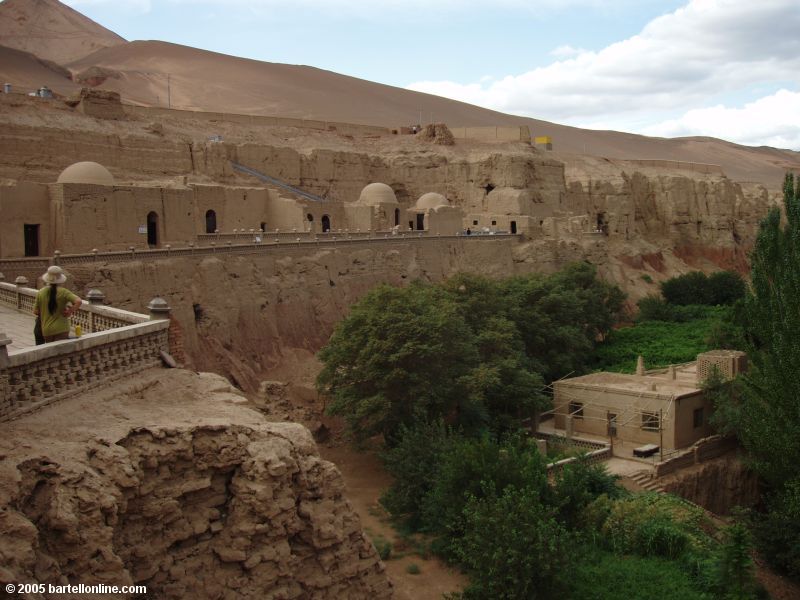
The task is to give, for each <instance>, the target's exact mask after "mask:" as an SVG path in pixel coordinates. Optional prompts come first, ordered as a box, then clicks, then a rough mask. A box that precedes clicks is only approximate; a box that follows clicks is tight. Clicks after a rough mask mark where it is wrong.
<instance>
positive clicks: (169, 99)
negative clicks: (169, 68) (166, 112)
mask: <svg viewBox="0 0 800 600" xmlns="http://www.w3.org/2000/svg"><path fill="white" fill-rule="evenodd" d="M170 77H171V75H170V74H169V73H167V108H172V89H171V86H170Z"/></svg>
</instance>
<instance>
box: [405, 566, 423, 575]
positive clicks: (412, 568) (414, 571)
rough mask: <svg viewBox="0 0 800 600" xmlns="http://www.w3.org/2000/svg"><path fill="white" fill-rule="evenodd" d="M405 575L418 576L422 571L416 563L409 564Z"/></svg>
mask: <svg viewBox="0 0 800 600" xmlns="http://www.w3.org/2000/svg"><path fill="white" fill-rule="evenodd" d="M406 573H408V574H409V575H419V574H420V573H422V571H421V570H420V568H419V565H418V564H417V563H411V564H409V565H408V566H407V567H406Z"/></svg>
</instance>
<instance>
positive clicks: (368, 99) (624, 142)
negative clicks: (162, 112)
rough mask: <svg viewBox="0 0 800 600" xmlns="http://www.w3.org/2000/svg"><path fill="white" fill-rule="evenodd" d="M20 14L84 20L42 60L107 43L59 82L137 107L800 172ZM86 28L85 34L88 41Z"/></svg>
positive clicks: (761, 157)
mask: <svg viewBox="0 0 800 600" xmlns="http://www.w3.org/2000/svg"><path fill="white" fill-rule="evenodd" d="M26 7H27V8H26ZM24 8H26V10H23V9H24ZM15 11H16V13H18V14H19V18H22V17H24V18H25V19H26V22H32V21H33V20H34V17H36V22H37V23H61V24H62V25H63V24H64V23H68V22H71V21H69V20H68V17H70V16H73V15H74V16H75V17H74V18H75V19H77V21H75V22H76V23H77V24H76V25H75V26H74V28H73V29H72V30H69V31H71V32H72V33H70V34H69V35H67V34H65V33H63V32H64V31H67V29H68V28H67V27H66V25H64V27H62V28H61V29H58V28H56V27H55V26H52V27H51V26H48V27H45V28H39V29H36V30H35V31H36V32H38V33H37V35H39V36H40V37H39V38H38V40H37V41H36V48H35V49H34V52H35V53H36V54H37V56H39V57H40V58H48V55H46V54H44V53H43V52H42V50H43V49H47V48H49V49H52V53H51V54H50V55H49V56H53V55H56V54H58V55H59V56H64V55H65V53H64V52H61V51H60V50H59V49H61V48H64V49H67V50H69V49H74V46H75V42H76V40H83V41H84V42H86V43H87V44H90V45H91V44H94V45H95V46H97V47H99V49H97V50H96V51H94V52H92V53H91V54H87V55H81V56H78V57H76V58H74V60H72V61H71V62H66V61H64V62H65V63H66V66H67V67H68V68H69V69H70V71H71V72H72V79H73V80H74V82H73V81H70V80H69V79H68V78H66V77H65V78H63V79H62V80H57V81H52V85H51V87H52V88H53V89H54V90H55V91H57V92H60V93H70V92H71V91H73V90H74V88H75V83H77V84H79V85H87V86H96V87H101V88H103V89H109V90H114V91H118V92H119V93H120V94H121V96H122V98H123V101H124V102H128V103H132V104H141V105H147V106H164V107H166V106H168V105H169V106H171V107H172V108H179V109H185V110H203V111H213V112H228V113H241V114H258V115H273V116H280V117H296V118H305V119H320V120H328V121H344V122H351V123H364V124H372V125H383V126H387V127H397V126H400V125H410V124H412V123H416V122H418V121H419V116H420V111H422V115H423V121H428V120H429V119H430V118H431V115H432V116H433V118H434V120H436V121H443V122H445V123H447V124H449V125H451V126H465V125H466V126H493V125H527V126H528V127H529V128H530V131H531V133H532V134H533V135H549V136H552V138H553V144H554V146H555V149H556V150H557V151H558V152H559V153H566V154H590V155H594V156H601V157H608V158H622V159H630V158H646V159H666V160H679V161H688V162H697V163H712V164H718V165H721V166H722V167H723V169H724V170H725V172H726V174H727V175H728V176H730V177H732V178H734V179H737V180H744V181H759V182H763V183H769V184H771V185H778V184H779V182H780V180H781V178H782V177H783V173H784V171H785V170H786V169H787V168H798V169H800V153H798V152H793V151H789V150H779V149H774V148H763V147H762V148H753V147H748V146H741V145H737V144H732V143H729V142H725V141H722V140H718V139H714V138H677V139H665V138H650V137H645V136H641V135H634V134H629V133H621V132H616V131H594V130H585V129H579V128H576V127H569V126H565V125H558V124H555V123H550V122H547V121H541V120H537V119H531V118H525V117H519V116H514V115H508V114H504V113H500V112H496V111H492V110H488V109H485V108H480V107H478V106H473V105H470V104H466V103H464V102H458V101H455V100H449V99H447V98H441V97H438V96H433V95H430V94H423V93H420V92H414V91H411V90H406V89H402V88H397V87H392V86H388V85H383V84H379V83H374V82H371V81H365V80H363V79H357V78H355V77H349V76H346V75H341V74H338V73H334V72H331V71H325V70H322V69H317V68H314V67H308V66H302V65H287V64H279V63H269V62H262V61H256V60H250V59H244V58H238V57H234V56H229V55H225V54H219V53H216V52H209V51H206V50H199V49H196V48H191V47H188V46H181V45H177V44H171V43H167V42H161V41H134V42H124V40H122V38H119V37H118V36H116V35H115V34H113V33H111V32H109V31H108V30H106V29H104V28H102V27H101V26H99V25H97V24H96V23H94V22H92V21H90V20H88V19H86V18H85V17H83V16H81V15H80V14H79V13H76V12H75V11H73V10H72V9H69V8H67V7H66V6H64V5H62V4H61V3H59V2H58V1H57V0H5V2H3V3H2V4H0V18H2V20H0V25H2V28H0V40H4V39H7V38H8V37H9V36H8V34H7V31H6V30H7V25H8V18H9V17H8V15H11V14H12V13H15ZM79 25H80V26H81V27H79ZM29 28H30V25H29ZM78 31H80V32H82V33H80V35H82V36H84V37H82V38H81V37H79V33H77V32H78ZM59 32H61V33H59ZM12 41H13V40H12ZM0 43H2V41H0ZM85 47H86V46H80V49H83V48H85ZM74 54H81V52H74ZM5 56H6V53H4V51H3V49H2V48H0V78H4V79H3V80H4V81H9V82H11V83H13V84H19V85H23V86H29V87H31V89H32V88H35V87H38V85H40V84H39V83H38V82H36V81H34V80H35V78H36V77H39V75H38V74H36V75H31V73H33V71H31V72H29V73H27V78H26V79H24V80H23V79H21V75H20V70H19V69H17V71H16V72H15V73H12V72H11V69H10V66H7V65H6V62H7V61H6V60H5V59H4V57H5ZM15 58H16V59H17V60H19V57H15ZM62 64H64V63H62ZM40 66H41V65H40ZM37 68H38V67H37ZM38 72H39V71H37V72H36V73H38ZM41 77H44V75H42V76H41ZM48 85H50V84H48Z"/></svg>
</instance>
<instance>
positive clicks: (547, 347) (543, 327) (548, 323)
mask: <svg viewBox="0 0 800 600" xmlns="http://www.w3.org/2000/svg"><path fill="white" fill-rule="evenodd" d="M504 288H505V289H504V293H505V295H506V297H507V298H508V302H509V305H508V317H509V319H510V320H511V321H513V322H514V324H515V325H516V326H517V329H518V330H519V332H520V335H521V337H522V341H523V342H524V344H525V352H526V354H527V355H528V358H529V359H530V360H531V362H532V364H533V368H534V370H535V371H536V372H538V373H540V374H541V375H542V377H543V378H544V379H545V381H552V380H554V379H558V378H559V377H562V376H564V375H567V374H569V373H578V372H582V371H584V370H586V368H587V366H588V364H589V362H590V360H591V357H592V352H593V350H594V347H595V343H596V341H597V340H598V339H600V338H602V337H604V336H605V335H606V334H607V333H608V332H609V331H610V329H611V326H612V325H613V324H614V323H615V322H616V321H617V320H618V318H619V314H620V312H621V310H622V307H623V301H624V298H625V297H624V294H623V293H622V292H621V291H620V290H619V288H617V287H616V286H613V285H610V284H608V283H605V282H603V281H601V280H600V279H598V278H597V271H596V269H595V267H593V266H592V265H590V264H588V263H576V264H573V265H569V266H568V267H566V268H565V269H563V270H562V271H560V272H558V273H555V274H553V275H550V276H544V275H532V276H526V277H512V278H511V279H508V280H506V282H505V284H504Z"/></svg>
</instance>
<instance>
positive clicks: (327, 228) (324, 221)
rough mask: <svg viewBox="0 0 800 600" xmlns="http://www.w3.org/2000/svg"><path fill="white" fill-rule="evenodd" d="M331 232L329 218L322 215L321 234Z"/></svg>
mask: <svg viewBox="0 0 800 600" xmlns="http://www.w3.org/2000/svg"><path fill="white" fill-rule="evenodd" d="M330 230H331V218H330V217H329V216H328V215H322V233H327V232H329V231H330Z"/></svg>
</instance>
